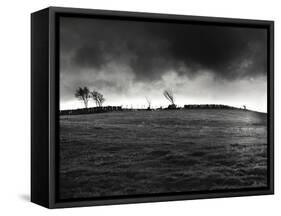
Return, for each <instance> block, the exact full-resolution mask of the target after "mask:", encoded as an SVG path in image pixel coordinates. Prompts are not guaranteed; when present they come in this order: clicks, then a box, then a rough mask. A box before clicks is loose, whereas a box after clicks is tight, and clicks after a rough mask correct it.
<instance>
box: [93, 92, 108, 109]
mask: <svg viewBox="0 0 281 216" xmlns="http://www.w3.org/2000/svg"><path fill="white" fill-rule="evenodd" d="M91 95H92V98H93V100H94V101H95V102H96V106H97V107H102V104H103V103H104V101H105V98H104V97H103V95H102V94H101V93H99V92H97V91H92V92H91Z"/></svg>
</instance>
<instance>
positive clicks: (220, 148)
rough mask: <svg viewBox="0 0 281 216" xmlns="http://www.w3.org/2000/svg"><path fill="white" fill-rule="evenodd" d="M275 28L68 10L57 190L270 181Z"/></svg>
mask: <svg viewBox="0 0 281 216" xmlns="http://www.w3.org/2000/svg"><path fill="white" fill-rule="evenodd" d="M268 64H269V62H268V29H267V28H263V27H260V26H256V27H255V26H249V25H241V26H239V25H231V24H229V25H228V24H224V25H218V24H215V23H213V24H212V23H204V22H197V23H196V22H176V21H175V22H168V21H165V20H163V21H161V20H137V19H136V20H126V19H118V18H117V19H109V18H102V17H96V18H95V17H79V16H75V17H71V16H61V17H60V18H59V143H57V145H58V149H59V152H57V154H58V158H59V160H58V166H57V169H58V191H59V194H58V197H59V199H60V200H71V199H91V198H101V197H115V196H117V197H120V196H137V195H153V194H154V195H157V194H177V193H183V192H184V193H194V192H195V193H196V192H208V191H210V192H212V191H228V190H231V191H235V190H244V189H256V188H267V187H268V184H269V182H268V163H269V162H268Z"/></svg>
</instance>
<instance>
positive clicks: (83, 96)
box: [75, 87, 90, 108]
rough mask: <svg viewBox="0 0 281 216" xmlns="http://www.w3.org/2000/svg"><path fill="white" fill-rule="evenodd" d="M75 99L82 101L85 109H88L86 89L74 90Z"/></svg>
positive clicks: (87, 90)
mask: <svg viewBox="0 0 281 216" xmlns="http://www.w3.org/2000/svg"><path fill="white" fill-rule="evenodd" d="M75 97H76V98H78V99H79V100H83V102H84V105H85V108H88V102H89V99H90V91H89V89H88V88H87V87H84V88H81V87H79V88H78V89H76V92H75Z"/></svg>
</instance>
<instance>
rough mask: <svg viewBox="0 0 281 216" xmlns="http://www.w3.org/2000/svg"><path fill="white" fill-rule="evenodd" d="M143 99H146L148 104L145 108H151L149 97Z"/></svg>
mask: <svg viewBox="0 0 281 216" xmlns="http://www.w3.org/2000/svg"><path fill="white" fill-rule="evenodd" d="M145 99H146V102H147V104H148V107H147V109H148V110H150V109H151V99H149V98H148V97H145Z"/></svg>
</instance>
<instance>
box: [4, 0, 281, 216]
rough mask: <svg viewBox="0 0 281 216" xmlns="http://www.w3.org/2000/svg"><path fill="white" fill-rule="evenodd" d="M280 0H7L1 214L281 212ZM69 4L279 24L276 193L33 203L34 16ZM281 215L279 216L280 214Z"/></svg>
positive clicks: (223, 213)
mask: <svg viewBox="0 0 281 216" xmlns="http://www.w3.org/2000/svg"><path fill="white" fill-rule="evenodd" d="M280 5H281V4H280V1H278V0H267V1H265V0H263V1H259V0H255V1H249V0H248V1H247V0H211V1H210V0H206V1H203V0H194V1H189V0H172V1H164V0H162V1H161V0H158V1H156V0H155V1H153V0H141V1H133V0H102V1H96V0H80V1H70V0H68V1H67V0H56V1H51V0H29V1H20V0H18V1H15V0H6V1H2V2H1V6H0V16H1V19H0V24H1V25H0V29H1V33H0V39H1V40H0V55H1V58H0V80H1V85H0V93H1V105H0V127H1V130H0V131H1V132H0V135H1V142H0V173H1V174H0V215H16V214H17V215H20V214H25V215H68V216H69V215H90V214H91V215H93V214H95V215H195V214H196V215H216V216H218V215H229V216H230V215H235V216H237V215H255V216H256V215H263V216H264V215H277V214H278V213H277V211H278V210H280V207H279V206H281V200H280V180H281V178H280V153H281V152H280V147H279V143H280V133H278V131H279V130H280V123H281V122H280V113H279V112H278V110H280V100H279V99H280V93H279V92H280V90H281V87H280V84H279V83H280V81H281V76H280V72H279V69H280V64H279V59H280V55H281V53H280V52H281V47H280V43H279V41H278V38H280V37H281V32H280V31H281V24H280V22H281V12H280V11H281V7H280ZM48 6H65V7H80V8H95V9H110V10H127V11H140V12H156V13H172V14H186V15H202V16H218V17H234V18H249V19H268V20H275V38H276V40H275V87H276V88H275V110H276V113H275V120H276V124H275V131H276V135H275V157H276V158H275V173H276V178H275V181H276V190H275V192H276V194H275V195H274V196H272V195H270V196H256V197H240V198H221V199H209V200H194V201H179V202H162V203H150V204H130V205H117V206H102V207H86V208H72V209H59V210H47V209H45V208H42V207H40V206H37V205H35V204H32V203H30V202H29V201H28V200H29V191H30V13H31V12H34V11H36V10H39V9H42V8H45V7H48ZM279 215H280V213H279Z"/></svg>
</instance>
